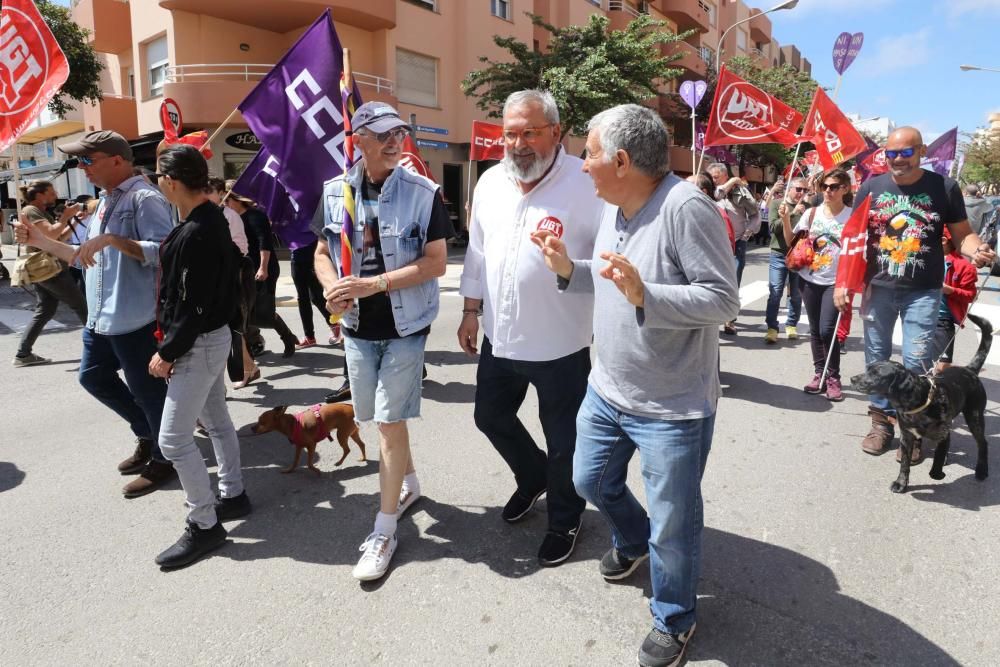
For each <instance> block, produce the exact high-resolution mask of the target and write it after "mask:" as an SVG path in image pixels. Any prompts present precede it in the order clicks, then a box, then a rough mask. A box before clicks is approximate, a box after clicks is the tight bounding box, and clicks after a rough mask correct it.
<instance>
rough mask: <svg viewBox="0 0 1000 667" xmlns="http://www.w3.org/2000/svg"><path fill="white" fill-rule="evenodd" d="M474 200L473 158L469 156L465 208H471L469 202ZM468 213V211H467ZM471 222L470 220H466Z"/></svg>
mask: <svg viewBox="0 0 1000 667" xmlns="http://www.w3.org/2000/svg"><path fill="white" fill-rule="evenodd" d="M471 200H472V158H469V173H468V174H467V176H466V179H465V210H466V211H468V210H469V202H470V201H471ZM466 215H468V213H466ZM465 223H466V224H468V223H469V221H468V220H466V221H465Z"/></svg>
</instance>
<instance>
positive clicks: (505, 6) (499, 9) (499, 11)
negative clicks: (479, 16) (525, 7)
mask: <svg viewBox="0 0 1000 667" xmlns="http://www.w3.org/2000/svg"><path fill="white" fill-rule="evenodd" d="M490 13H492V14H493V16H498V17H500V18H502V19H506V20H508V21H509V20H510V0H490Z"/></svg>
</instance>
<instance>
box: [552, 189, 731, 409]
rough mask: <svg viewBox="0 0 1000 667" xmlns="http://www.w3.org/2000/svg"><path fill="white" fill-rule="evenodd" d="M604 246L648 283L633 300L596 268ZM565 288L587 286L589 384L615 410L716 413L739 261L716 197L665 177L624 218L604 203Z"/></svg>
mask: <svg viewBox="0 0 1000 667" xmlns="http://www.w3.org/2000/svg"><path fill="white" fill-rule="evenodd" d="M604 251H611V252H619V253H621V254H622V255H624V256H625V257H626V258H628V260H629V261H630V262H631V263H632V264H633V265H635V267H636V268H637V269H638V271H639V275H640V276H641V278H642V280H643V283H644V284H645V295H644V297H643V298H644V306H643V307H642V308H636V307H635V306H632V305H631V304H630V303H629V302H628V301H627V300H626V299H625V295H623V294H622V293H621V292H620V291H619V290H618V288H617V287H615V285H614V283H613V282H611V281H610V280H607V279H605V278H602V277H601V276H600V275H599V274H598V271H600V269H602V268H603V267H604V266H605V265H606V264H607V262H605V260H603V259H601V258H600V253H601V252H604ZM559 282H560V288H563V289H565V291H567V292H593V293H594V347H595V349H596V356H597V362H596V363H595V365H594V368H593V370H592V371H591V373H590V385H591V387H593V388H594V390H595V391H596V392H597V393H598V394H600V395H601V397H603V398H604V400H606V401H607V402H608V403H610V404H611V405H613V406H615V407H616V408H618V409H619V410H621V411H622V412H626V413H629V414H634V415H639V416H642V417H650V418H653V419H663V420H681V419H699V418H703V417H708V416H710V415H712V414H714V413H715V407H716V403H717V402H718V400H719V396H720V395H721V393H722V391H721V388H720V387H719V330H718V327H719V325H720V324H722V323H724V322H728V321H729V320H732V319H733V318H735V317H736V314H737V313H738V312H739V309H740V299H739V290H738V288H737V286H736V263H735V260H734V259H733V254H732V251H731V249H730V245H729V239H728V237H727V236H726V227H725V223H724V222H723V221H722V216H720V215H719V212H718V210H717V208H716V206H715V203H714V202H713V201H712V200H711V199H709V198H708V197H706V196H705V195H704V194H702V193H701V192H700V191H699V190H698V189H697V188H696V187H695V186H694V185H693V184H691V183H688V182H686V181H683V180H681V179H680V178H678V177H677V176H675V175H674V174H673V173H670V174H668V175H667V176H666V177H665V178H664V179H663V181H661V182H660V185H659V186H658V187H657V189H656V190H655V191H654V192H653V195H652V196H651V197H650V198H649V200H648V201H647V202H646V203H645V205H644V206H643V207H642V209H641V210H639V212H638V213H636V215H635V216H633V218H632V219H631V220H628V221H625V220H624V218H622V216H621V214H620V212H619V210H618V208H617V207H616V206H612V205H610V204H606V205H605V211H604V218H603V219H602V220H601V228H600V231H599V232H598V234H597V240H596V242H595V244H594V257H593V259H592V260H589V261H588V260H575V261H574V262H573V273H572V275H571V276H570V279H569V280H568V281H564V280H560V281H559Z"/></svg>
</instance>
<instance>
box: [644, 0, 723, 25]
mask: <svg viewBox="0 0 1000 667" xmlns="http://www.w3.org/2000/svg"><path fill="white" fill-rule="evenodd" d="M654 6H655V7H656V8H657V9H659V10H660V11H661V12H663V14H664V16H666V17H667V18H669V19H670V20H671V21H673V22H674V23H676V24H677V32H684V31H685V30H697V31H698V32H708V31H709V29H710V28H711V26H710V25H709V23H708V11H707V10H706V9H705V8H704V6H703V5H702V3H700V2H699V1H698V0H659V2H657V3H656V5H654Z"/></svg>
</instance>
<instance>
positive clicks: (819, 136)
mask: <svg viewBox="0 0 1000 667" xmlns="http://www.w3.org/2000/svg"><path fill="white" fill-rule="evenodd" d="M802 139H803V140H805V141H811V142H812V143H814V144H815V145H816V152H818V153H819V161H820V164H822V165H823V169H833V168H834V167H836V166H837V165H838V164H840V163H842V162H846V161H847V160H850V159H851V158H852V157H854V156H855V155H857V154H858V153H860V152H861V151H863V150H865V148H867V146H868V144H867V143H866V142H865V138H864V137H863V136H861V133H860V132H858V130H857V128H855V127H854V125H852V124H851V121H849V120H847V116H845V115H844V113H843V112H842V111H841V110H840V109H838V108H837V105H836V104H834V103H833V100H831V99H830V98H829V97H828V96H827V94H826V93H825V92H823V89H822V88H819V87H817V88H816V94H815V95H813V101H812V106H810V107H809V113H808V114H807V115H806V126H805V127H804V128H802Z"/></svg>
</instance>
